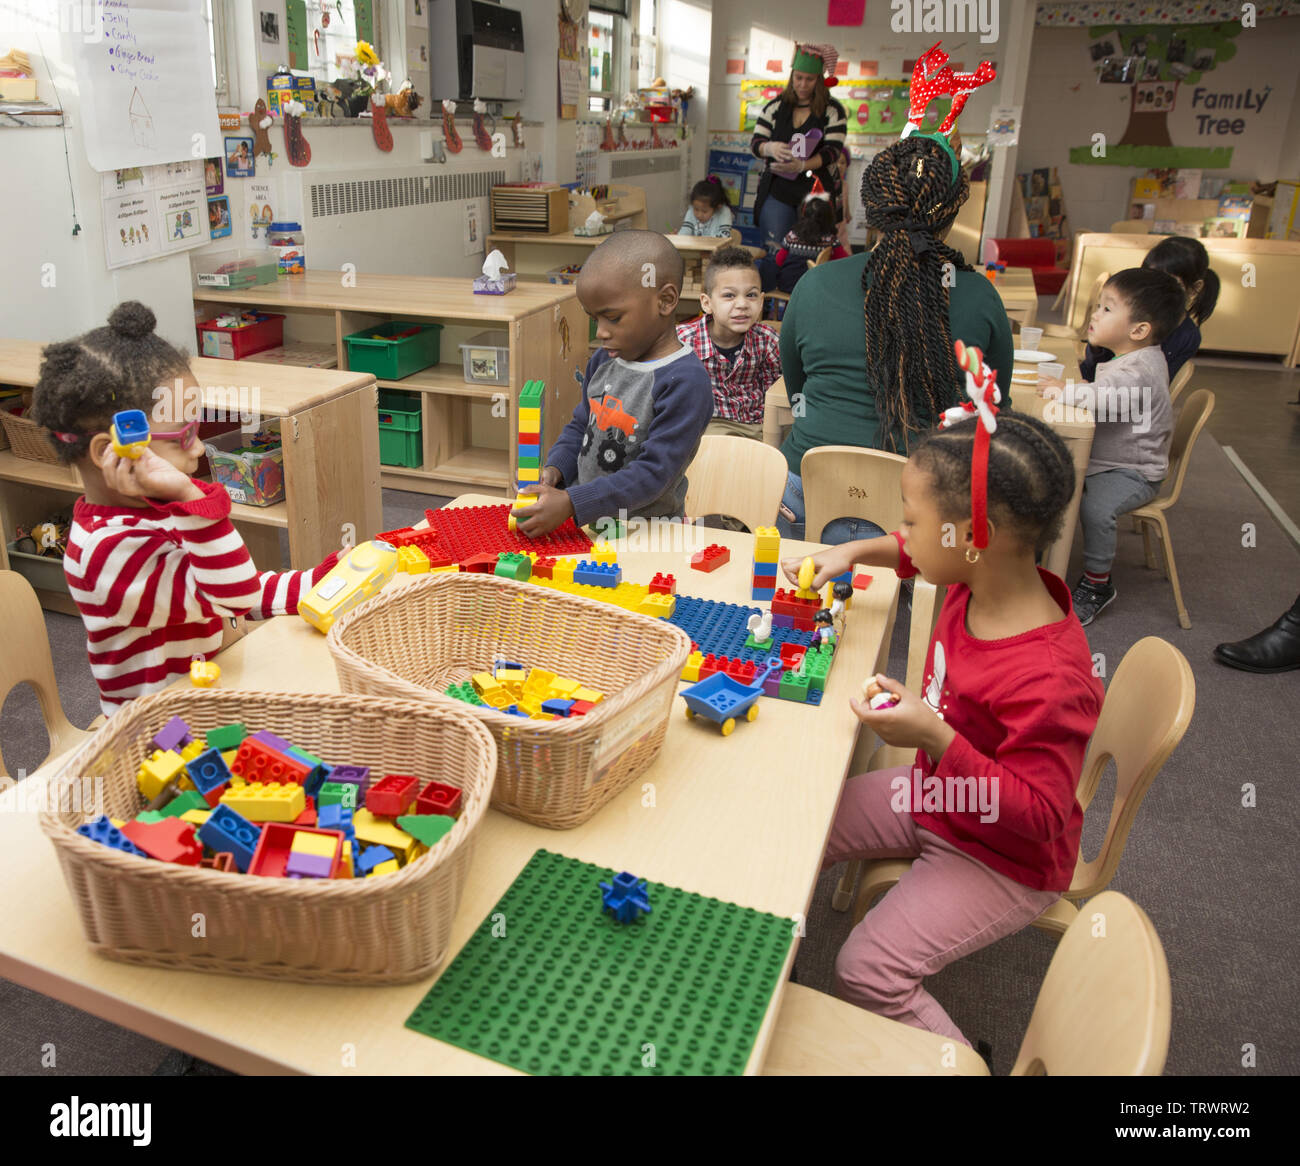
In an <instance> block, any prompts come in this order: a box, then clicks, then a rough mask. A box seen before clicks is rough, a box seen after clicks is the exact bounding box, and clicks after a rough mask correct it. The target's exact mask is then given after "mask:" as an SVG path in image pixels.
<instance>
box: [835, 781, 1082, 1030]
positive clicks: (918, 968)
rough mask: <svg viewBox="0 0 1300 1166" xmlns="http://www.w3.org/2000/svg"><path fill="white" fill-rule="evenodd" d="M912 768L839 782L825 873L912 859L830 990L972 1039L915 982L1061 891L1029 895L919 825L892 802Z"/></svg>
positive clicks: (852, 945) (850, 943)
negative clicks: (842, 866)
mask: <svg viewBox="0 0 1300 1166" xmlns="http://www.w3.org/2000/svg"><path fill="white" fill-rule="evenodd" d="M910 774H911V766H907V765H904V766H899V767H897V768H894V769H878V770H875V771H874V772H872V773H864V774H862V775H861V776H859V777H853V778H850V779H849V780H848V781H847V782H846V783H845V785H844V793H843V795H842V797H841V798H840V806H839V810H838V811H836V814H835V823H834V825H832V827H831V836H830V842H829V844H828V845H827V848H826V859H825V862H824V865H823V869H825V868H826V867H829V866H832V865H834V864H835V863H837V862H842V861H845V860H856V859H864V858H865V859H875V858H915V859H916V861H915V862H914V863H912V866H911V869H910V870H909V871H908V872H907V874H905V875H904V876H903V877H902V878H901V879H900V880H899V881H898V883H897V885H896V886H894V887H892V888H890V890H889V891H888V893H886V894H885V896H884V897H883V898H882V899H881V900H880V901H879V902H878V903H877V904H876V906H875V907H874V908H872V909H871V910H870V911H868V912H867V914H866V917H865V918H864V919H863V920H862V922H861V923H859V924H858V925H857V926H856V927H855V928H854V929H853V931H852V933H851V934H850V935H849V938H848V939H847V940H846V941H845V944H844V946H843V947H842V948H840V954H839V956H838V957H837V958H836V960H835V978H836V984H835V990H836V995H838V996H840V997H841V998H843V999H845V1000H848V1001H850V1002H851V1003H853V1004H856V1005H858V1007H860V1008H865V1009H867V1010H868V1011H869V1012H875V1013H878V1014H879V1015H881V1016H887V1017H889V1018H890V1019H891V1020H898V1021H901V1022H902V1023H903V1024H910V1025H911V1026H912V1027H913V1028H924V1029H929V1031H931V1032H937V1033H939V1034H941V1035H943V1036H948V1037H952V1038H954V1039H956V1040H959V1041H961V1042H962V1043H963V1044H966V1045H969V1044H970V1041H968V1040H967V1039H966V1038H965V1037H964V1036H962V1034H961V1030H960V1029H958V1027H957V1026H956V1025H955V1024H953V1022H952V1019H951V1018H950V1017H949V1016H948V1014H947V1013H946V1012H945V1011H944V1010H943V1008H942V1007H941V1006H940V1004H939V1002H938V1001H937V1000H936V999H935V998H934V997H933V996H931V995H930V993H929V992H927V991H926V990H925V989H924V988H923V987H922V986H921V981H922V980H923V979H924V978H925V977H926V976H932V975H934V973H935V972H937V971H939V969H940V968H943V967H946V966H947V965H948V964H950V963H952V962H953V960H956V959H960V958H961V957H962V956H964V955H967V954H969V953H970V952H973V951H978V950H979V949H980V948H981V947H987V946H988V945H989V944H990V943H993V942H994V941H995V940H998V939H1002V938H1003V937H1004V936H1007V935H1012V934H1014V933H1015V932H1017V931H1019V930H1020V929H1021V928H1023V927H1026V926H1028V925H1029V924H1030V923H1032V922H1033V921H1034V920H1035V919H1036V918H1038V916H1039V915H1041V914H1042V913H1043V912H1044V911H1045V910H1046V909H1047V908H1048V907H1050V906H1051V905H1052V903H1054V902H1055V901H1056V900H1057V899H1059V898H1060V894H1059V893H1058V892H1056V891H1035V890H1031V889H1030V888H1029V887H1026V886H1024V885H1023V884H1021V883H1018V882H1016V881H1015V880H1014V879H1010V878H1007V876H1006V875H1001V874H998V873H997V871H994V870H991V869H990V868H989V867H987V866H985V865H984V864H983V863H982V862H979V861H978V860H976V859H974V858H971V857H970V855H968V854H965V853H963V852H962V851H960V850H958V849H957V848H956V847H955V846H953V845H952V844H951V843H950V842H947V841H945V840H944V839H942V838H940V837H939V836H938V835H937V834H932V833H931V832H930V831H929V830H922V829H919V828H918V827H917V825H916V823H915V822H914V821H913V820H912V815H911V814H910V813H906V812H905V813H897V812H895V810H894V809H893V807H892V806H891V805H890V799H891V797H892V796H893V792H894V791H893V790H892V789H891V787H890V783H891V782H892V781H893V780H894V779H895V778H897V777H900V776H901V777H910Z"/></svg>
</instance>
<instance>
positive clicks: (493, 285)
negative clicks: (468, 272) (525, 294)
mask: <svg viewBox="0 0 1300 1166" xmlns="http://www.w3.org/2000/svg"><path fill="white" fill-rule="evenodd" d="M514 290H515V273H514V272H513V271H505V272H502V274H501V278H500V279H490V278H489V277H488V276H486V275H476V276H475V277H474V294H475V295H476V296H503V295H505V294H506V292H512V291H514Z"/></svg>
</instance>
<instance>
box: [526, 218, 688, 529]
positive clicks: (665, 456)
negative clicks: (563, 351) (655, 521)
mask: <svg viewBox="0 0 1300 1166" xmlns="http://www.w3.org/2000/svg"><path fill="white" fill-rule="evenodd" d="M682 275H683V264H682V257H681V253H680V252H679V251H678V250H677V249H676V248H675V247H674V246H673V245H672V244H671V243H669V242H668V240H667V238H666V237H665V236H663V235H660V234H658V233H656V232H654V231H616V232H615V233H614V234H612V235H611V236H610V237H609V238H608V239H607V240H606V241H605V242H604V243H602V244H601V245H600V246H599V247H597V248H596V249H595V250H594V251H593V252H592V253H591V258H590V259H588V260H587V262H586V263H585V264H583V267H582V273H581V274H580V275H579V276H578V282H577V287H576V290H577V293H578V300H579V302H581V304H582V306H583V309H584V310H585V311H586V312H587V314H588V315H591V316H594V317H595V318H596V338H597V339H598V340H599V341H600V342H601V344H602V348H601V349H600V350H599V351H597V352H596V353H595V354H594V355H593V356H592V358H591V360H590V361H589V362H588V364H587V372H586V375H585V376H584V378H583V386H584V388H583V396H582V399H581V400H580V401H579V402H578V405H577V407H576V408H575V409H574V410H573V419H572V420H571V421H570V422H569V423H568V424H567V425H566V426H565V427H564V430H563V432H561V434H560V436H559V438H558V439H557V440H556V442H555V444H554V445H553V446H551V450H550V452H549V453H548V454H547V456H546V466H545V468H544V469H543V470H542V476H541V481H540V482H539V483H538V484H537V485H536V486H535V487H531V488H526V489H524V490H522V491H521V493H524V494H536V495H537V496H538V501H537V502H535V503H534V504H533V505H531V506H527V507H523V508H521V509H518V510H515V511H514V512H513V513H514V516H515V518H516V519H517V521H518V524H519V529H520V530H521V531H523V533H524V534H526V535H529V536H530V537H534V538H536V537H538V536H540V535H544V534H547V533H548V532H550V531H552V530H554V529H555V528H556V527H557V526H559V525H560V524H561V523H562V522H564V520H565V519H566V518H572V519H573V520H574V522H576V523H577V524H578V525H579V526H589V525H591V524H592V523H595V522H598V521H599V520H600V519H602V518H612V519H617V518H624V519H626V518H633V517H640V518H674V517H680V516H681V515H682V513H683V508H684V506H685V502H686V467H687V466H688V465H690V463H691V459H692V458H693V457H694V456H695V451H696V450H697V449H698V448H699V445H700V436H701V434H703V432H704V429H705V427H706V426H707V425H708V423H709V420H710V419H711V418H712V416H713V385H712V382H711V381H710V380H709V373H708V370H707V369H706V368H705V367H704V365H703V364H702V363H701V361H700V358H699V357H698V356H696V355H695V353H694V351H692V350H691V349H690V348H688V347H686V346H685V345H684V344H682V342H681V341H680V340H679V339H678V338H677V330H676V326H675V325H676V320H675V313H676V310H677V301H678V298H679V296H680V295H681V286H682Z"/></svg>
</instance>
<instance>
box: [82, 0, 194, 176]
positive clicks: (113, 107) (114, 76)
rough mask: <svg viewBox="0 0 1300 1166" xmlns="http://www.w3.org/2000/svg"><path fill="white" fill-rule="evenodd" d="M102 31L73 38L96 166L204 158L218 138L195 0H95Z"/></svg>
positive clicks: (85, 136)
mask: <svg viewBox="0 0 1300 1166" xmlns="http://www.w3.org/2000/svg"><path fill="white" fill-rule="evenodd" d="M94 10H95V13H96V16H97V18H98V19H99V20H100V21H101V22H102V28H100V29H98V30H97V31H100V32H102V35H100V36H98V37H91V36H81V37H75V38H73V40H74V43H75V54H76V55H75V57H74V67H75V69H76V74H77V83H78V85H79V87H80V90H81V94H80V101H79V102H78V105H79V108H80V110H81V116H82V118H83V119H84V123H85V124H84V126H83V129H82V137H83V139H84V140H85V143H86V156H87V158H88V159H89V161H90V164H91V166H92V167H94V168H95V169H96V170H99V171H110V170H118V169H121V168H122V167H132V166H156V165H158V164H160V163H166V162H171V161H174V160H176V159H178V158H197V159H199V160H200V161H201V160H202V159H203V158H204V157H205V156H206V155H208V154H211V153H212V152H213V150H212V147H213V146H214V145H215V144H216V142H217V141H218V140H219V139H218V136H217V135H218V129H217V104H216V94H215V93H214V92H213V89H212V86H211V85H205V84H202V83H200V82H199V80H198V79H200V78H204V77H211V75H212V56H211V52H210V49H209V47H208V32H207V26H206V25H205V24H204V22H203V21H202V20H196V19H195V7H194V4H193V0H120V2H118V3H115V4H114V5H112V6H111V7H110V6H108V5H104V6H102V7H100V6H96V7H95V9H94Z"/></svg>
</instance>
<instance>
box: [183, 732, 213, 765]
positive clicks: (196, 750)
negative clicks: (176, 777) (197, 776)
mask: <svg viewBox="0 0 1300 1166" xmlns="http://www.w3.org/2000/svg"><path fill="white" fill-rule="evenodd" d="M207 751H208V743H207V742H206V741H205V740H204V739H203V738H202V737H198V738H196V739H195V740H193V741H191V742H190V743H189V744H188V745H186V746H185V748H184V749H182V750H181V760H182V761H193V760H194V759H195V758H196V757H197V756H198V755H199V754H200V753H206V752H207Z"/></svg>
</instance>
